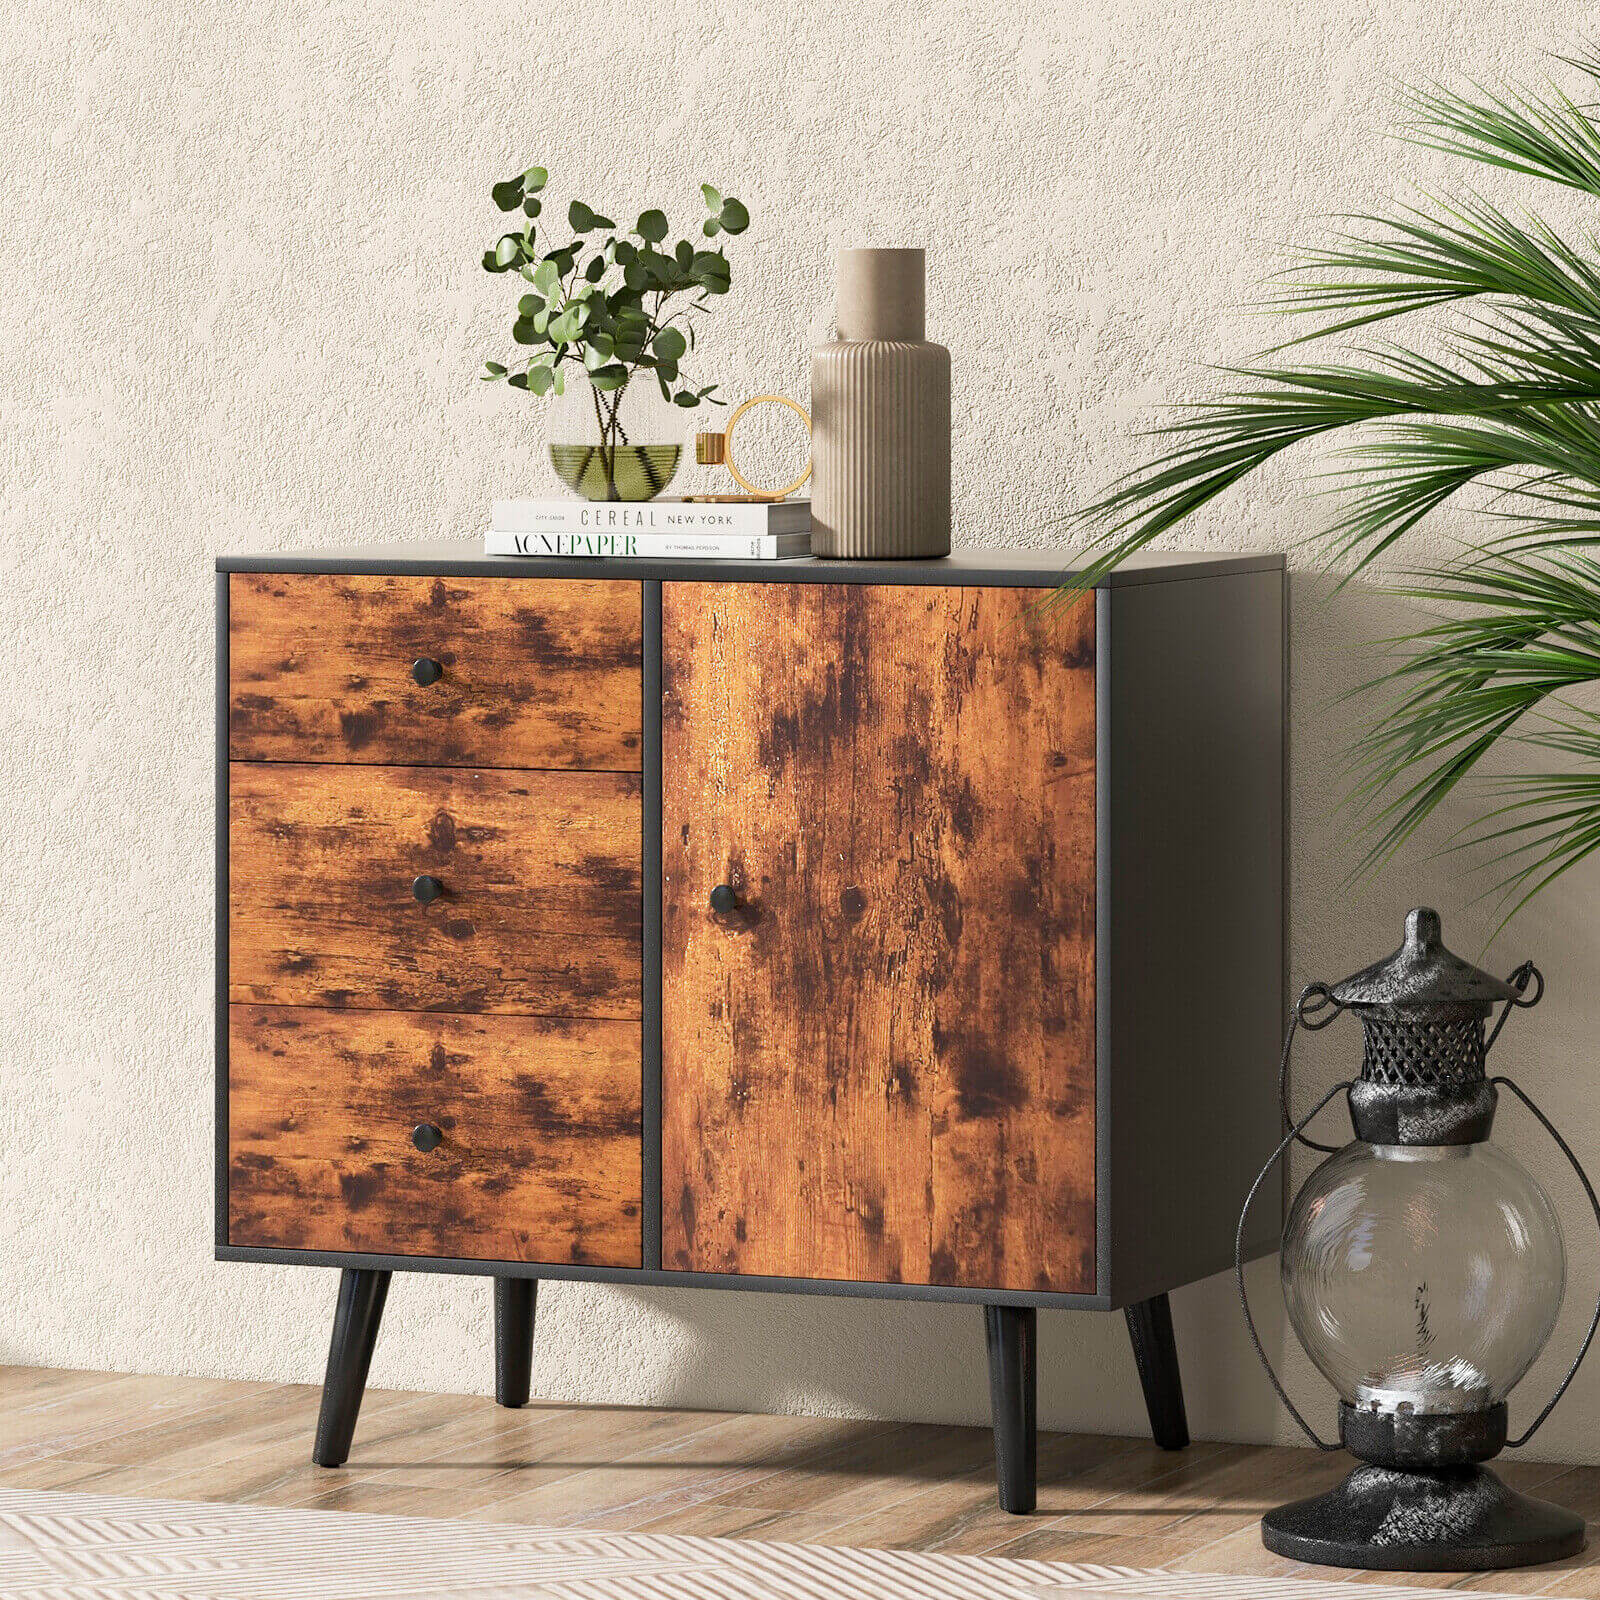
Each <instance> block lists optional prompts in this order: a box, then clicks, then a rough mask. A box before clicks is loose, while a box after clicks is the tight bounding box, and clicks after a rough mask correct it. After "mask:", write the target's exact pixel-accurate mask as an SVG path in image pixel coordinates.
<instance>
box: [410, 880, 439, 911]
mask: <svg viewBox="0 0 1600 1600" xmlns="http://www.w3.org/2000/svg"><path fill="white" fill-rule="evenodd" d="M411 892H412V894H414V895H415V896H416V898H417V903H418V904H419V905H427V903H428V902H429V901H430V900H437V899H438V898H439V896H440V895H442V894H443V893H444V885H443V884H442V883H440V882H439V880H438V879H437V878H413V879H412V880H411Z"/></svg>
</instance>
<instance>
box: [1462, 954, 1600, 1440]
mask: <svg viewBox="0 0 1600 1600" xmlns="http://www.w3.org/2000/svg"><path fill="white" fill-rule="evenodd" d="M1539 987H1540V989H1541V991H1542V990H1543V988H1544V981H1543V979H1541V980H1540V984H1539ZM1535 998H1537V997H1535ZM1532 1003H1533V1002H1532V1001H1529V1002H1528V1004H1530V1005H1531V1004H1532ZM1489 1081H1490V1083H1492V1084H1494V1085H1495V1087H1496V1088H1506V1089H1509V1090H1510V1091H1511V1092H1512V1094H1514V1095H1515V1096H1516V1097H1517V1099H1519V1100H1520V1101H1521V1102H1522V1103H1523V1105H1525V1106H1526V1107H1527V1108H1528V1110H1530V1111H1531V1112H1532V1113H1533V1114H1534V1116H1535V1117H1536V1118H1537V1119H1538V1121H1539V1124H1540V1126H1541V1127H1542V1128H1543V1129H1544V1131H1545V1132H1546V1133H1548V1134H1549V1135H1550V1137H1551V1138H1552V1139H1553V1140H1554V1141H1555V1146H1556V1149H1558V1150H1559V1151H1560V1152H1561V1153H1562V1155H1564V1156H1565V1157H1566V1158H1567V1163H1568V1165H1569V1166H1571V1168H1572V1170H1573V1171H1574V1172H1575V1173H1577V1175H1578V1182H1579V1183H1581V1184H1582V1185H1583V1192H1584V1193H1585V1194H1586V1195H1587V1196H1588V1197H1589V1205H1590V1208H1591V1209H1592V1210H1593V1212H1594V1220H1595V1224H1596V1226H1600V1199H1597V1198H1596V1197H1595V1192H1594V1185H1593V1184H1592V1183H1590V1182H1589V1174H1588V1173H1587V1172H1585V1171H1584V1170H1583V1168H1582V1167H1581V1166H1580V1165H1579V1164H1578V1158H1577V1157H1576V1156H1575V1155H1574V1154H1573V1153H1572V1147H1571V1146H1570V1145H1569V1144H1568V1143H1567V1141H1566V1140H1565V1139H1563V1138H1562V1137H1561V1135H1560V1134H1559V1133H1557V1132H1556V1129H1555V1124H1554V1123H1553V1122H1551V1120H1550V1119H1549V1118H1548V1117H1547V1116H1546V1115H1545V1114H1544V1112H1542V1111H1541V1110H1540V1109H1539V1108H1538V1106H1536V1105H1535V1104H1534V1103H1533V1101H1532V1100H1530V1099H1529V1098H1528V1096H1527V1095H1526V1094H1525V1093H1524V1092H1523V1091H1522V1090H1521V1089H1520V1088H1518V1087H1517V1085H1516V1084H1514V1083H1513V1082H1512V1081H1511V1079H1510V1078H1491V1079H1490V1080H1489ZM1597 1328H1600V1300H1596V1301H1595V1307H1594V1315H1593V1316H1592V1317H1591V1318H1590V1319H1589V1331H1588V1332H1587V1333H1586V1334H1584V1336H1583V1343H1582V1344H1581V1345H1579V1346H1578V1353H1577V1355H1576V1356H1574V1357H1573V1359H1572V1365H1571V1366H1570V1367H1568V1368H1567V1375H1566V1377H1564V1378H1563V1379H1562V1380H1561V1386H1560V1388H1558V1389H1557V1390H1556V1392H1555V1393H1554V1394H1553V1395H1551V1396H1550V1399H1549V1401H1548V1403H1547V1404H1546V1405H1545V1408H1544V1410H1543V1411H1541V1412H1540V1413H1539V1415H1538V1416H1536V1417H1535V1418H1534V1419H1533V1421H1532V1422H1531V1423H1530V1424H1529V1425H1528V1427H1527V1428H1526V1429H1525V1430H1524V1431H1523V1432H1522V1433H1521V1434H1520V1435H1518V1437H1517V1438H1515V1439H1511V1440H1508V1441H1507V1445H1506V1448H1507V1449H1509V1450H1517V1449H1520V1448H1521V1447H1522V1446H1523V1445H1525V1444H1526V1443H1527V1442H1528V1441H1529V1440H1530V1439H1531V1438H1532V1437H1533V1436H1534V1434H1536V1433H1537V1432H1538V1431H1539V1429H1540V1428H1541V1427H1542V1426H1543V1424H1544V1419H1545V1418H1546V1417H1548V1416H1549V1415H1550V1413H1551V1412H1552V1411H1554V1410H1555V1408H1556V1402H1557V1401H1558V1400H1560V1398H1561V1397H1562V1395H1564V1394H1565V1393H1566V1392H1567V1386H1568V1384H1570V1383H1571V1382H1572V1380H1573V1379H1574V1378H1575V1377H1577V1375H1578V1368H1579V1367H1581V1366H1582V1365H1583V1358H1584V1357H1585V1356H1586V1355H1588V1353H1589V1346H1590V1345H1591V1344H1593V1343H1594V1336H1595V1330H1596V1329H1597Z"/></svg>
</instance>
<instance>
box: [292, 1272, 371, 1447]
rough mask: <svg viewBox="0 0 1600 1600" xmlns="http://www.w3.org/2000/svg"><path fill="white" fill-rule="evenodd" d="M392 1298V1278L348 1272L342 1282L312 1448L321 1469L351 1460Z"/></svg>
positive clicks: (340, 1282)
mask: <svg viewBox="0 0 1600 1600" xmlns="http://www.w3.org/2000/svg"><path fill="white" fill-rule="evenodd" d="M388 1296H389V1274H388V1273H387V1272H369V1271H368V1270H367V1269H366V1268H364V1267H346V1268H345V1270H344V1275H343V1276H342V1277H341V1278H340V1279H339V1303H338V1305H337V1306H336V1307H335V1309H334V1313H333V1338H332V1340H330V1341H329V1344H328V1371H327V1375H326V1376H325V1377H324V1378H323V1380H322V1410H321V1412H320V1413H319V1414H318V1416H317V1440H316V1443H315V1444H314V1445H313V1446H312V1447H311V1459H312V1460H313V1461H314V1462H315V1463H316V1464H317V1465H318V1466H319V1467H342V1466H343V1465H344V1463H345V1460H346V1459H347V1457H348V1456H349V1454H350V1441H351V1439H352V1438H353V1437H354V1436H355V1431H356V1417H357V1416H358V1415H359V1414H360V1411H361V1396H362V1395H363V1394H364V1393H365V1392H366V1387H367V1369H368V1368H369V1367H370V1366H371V1365H372V1351H373V1347H374V1346H375V1345H376V1344H377V1342H378V1324H379V1323H380V1322H381V1321H382V1320H383V1302H384V1301H385V1300H386V1299H387V1298H388Z"/></svg>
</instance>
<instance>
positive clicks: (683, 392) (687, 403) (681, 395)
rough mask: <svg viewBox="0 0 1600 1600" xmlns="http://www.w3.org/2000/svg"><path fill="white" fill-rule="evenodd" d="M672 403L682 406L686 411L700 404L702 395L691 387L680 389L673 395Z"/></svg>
mask: <svg viewBox="0 0 1600 1600" xmlns="http://www.w3.org/2000/svg"><path fill="white" fill-rule="evenodd" d="M672 403H673V404H674V405H679V406H682V407H683V408H684V409H685V410H686V411H688V410H693V409H694V407H695V406H697V405H699V404H700V396H699V395H697V394H695V393H693V392H692V391H691V390H689V389H680V390H679V391H678V392H677V393H676V394H675V395H673V397H672Z"/></svg>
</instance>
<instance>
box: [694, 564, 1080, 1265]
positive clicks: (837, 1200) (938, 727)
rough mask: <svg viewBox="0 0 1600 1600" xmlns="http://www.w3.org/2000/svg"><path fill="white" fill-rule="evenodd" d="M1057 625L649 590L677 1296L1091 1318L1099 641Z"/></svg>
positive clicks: (1065, 618)
mask: <svg viewBox="0 0 1600 1600" xmlns="http://www.w3.org/2000/svg"><path fill="white" fill-rule="evenodd" d="M1042 597H1043V596H1042V594H1041V592H1040V591H1036V590H1022V589H983V588H953V587H952V588H941V587H917V586H910V585H907V586H877V585H866V584H859V585H857V584H815V583H794V584H779V583H770V584H769V583H761V584H718V583H668V584H666V585H664V586H663V592H662V707H663V710H662V769H663V795H662V871H663V888H662V1191H663V1192H662V1262H663V1265H664V1266H665V1267H667V1268H669V1269H683V1270H692V1271H697V1272H713V1273H741V1274H763V1275H778V1276H785V1277H813V1278H827V1279H856V1280H870V1281H876V1282H890V1283H921V1284H949V1285H961V1286H966V1287H973V1288H1004V1289H1039V1290H1052V1291H1058V1292H1077V1293H1092V1292H1094V1290H1095V1287H1096V1285H1095V1159H1094V1151H1095V1045H1094V1040H1095V1027H1094V1003H1095V996H1094V960H1095V944H1094V928H1095V643H1094V610H1093V604H1092V601H1086V602H1082V603H1080V604H1079V605H1078V606H1076V607H1075V608H1074V609H1073V610H1072V611H1071V612H1070V613H1068V614H1066V615H1056V616H1049V615H1046V614H1044V613H1042V612H1041V611H1040V610H1039V602H1040V600H1041V598H1042ZM719 886H726V888H728V889H731V890H732V891H733V894H734V896H735V897H736V900H735V903H734V904H733V906H732V908H731V909H728V910H725V911H719V910H716V909H713V905H712V898H711V897H712V891H713V890H714V889H716V888H718V887H719ZM725 900H726V896H725V895H719V896H718V901H719V902H724V901H725Z"/></svg>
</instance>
